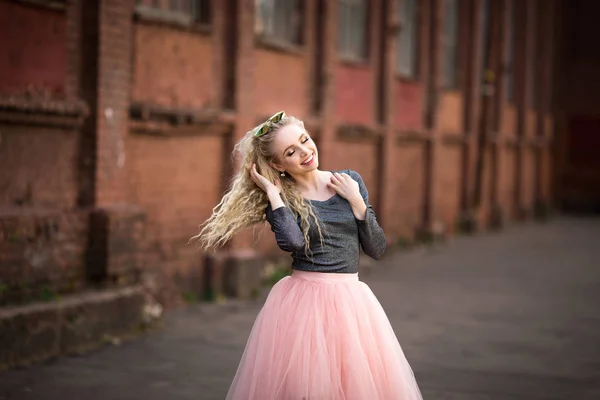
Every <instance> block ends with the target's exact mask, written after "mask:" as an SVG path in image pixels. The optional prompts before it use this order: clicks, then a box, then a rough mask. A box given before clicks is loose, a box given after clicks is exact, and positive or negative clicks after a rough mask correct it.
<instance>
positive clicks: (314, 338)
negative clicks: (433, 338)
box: [227, 271, 422, 400]
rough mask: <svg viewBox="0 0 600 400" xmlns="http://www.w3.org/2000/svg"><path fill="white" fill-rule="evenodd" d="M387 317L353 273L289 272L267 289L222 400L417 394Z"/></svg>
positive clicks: (402, 399) (352, 399)
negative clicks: (264, 300) (224, 397)
mask: <svg viewBox="0 0 600 400" xmlns="http://www.w3.org/2000/svg"><path fill="white" fill-rule="evenodd" d="M421 398H422V397H421V393H420V391H419V388H418V386H417V383H416V381H415V377H414V375H413V372H412V370H411V368H410V366H409V364H408V362H407V360H406V358H405V356H404V353H403V351H402V349H401V347H400V344H399V343H398V340H397V338H396V335H395V334H394V331H393V329H392V327H391V325H390V322H389V320H388V318H387V316H386V314H385V312H384V310H383V308H382V307H381V305H380V303H379V301H378V300H377V299H376V298H375V296H374V295H373V292H372V291H371V289H370V288H369V287H368V286H367V285H366V284H365V283H363V282H361V281H359V280H358V274H328V273H318V272H302V271H294V272H293V274H292V275H291V276H288V277H285V278H283V279H282V280H280V281H279V282H278V283H277V284H276V285H275V286H274V287H273V288H272V289H271V292H270V293H269V296H268V297H267V300H266V302H265V305H264V306H263V308H262V309H261V311H260V313H259V314H258V317H257V319H256V321H255V323H254V326H253V328H252V331H251V333H250V337H249V339H248V342H247V344H246V348H245V350H244V354H243V356H242V359H241V361H240V364H239V367H238V370H237V373H236V375H235V377H234V379H233V382H232V384H231V387H230V389H229V393H228V394H227V400H242V399H243V400H296V399H298V400H413V399H421Z"/></svg>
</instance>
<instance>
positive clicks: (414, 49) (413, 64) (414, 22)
mask: <svg viewBox="0 0 600 400" xmlns="http://www.w3.org/2000/svg"><path fill="white" fill-rule="evenodd" d="M396 1H397V2H399V3H400V4H397V5H396V10H397V12H398V14H399V15H398V21H399V22H400V29H399V30H398V34H397V37H396V46H397V47H396V74H397V75H398V76H399V77H400V78H402V79H408V80H413V81H416V80H418V79H419V77H420V76H419V66H420V55H421V13H422V8H421V3H422V2H421V1H420V0H396ZM409 2H410V4H411V5H412V7H413V8H412V11H413V13H412V14H411V15H410V17H409V18H406V17H407V15H405V14H407V13H406V11H407V9H406V5H407V4H409ZM408 20H410V25H409V24H408V23H407V21H408ZM408 26H410V28H411V29H410V30H408V29H407V27H408ZM407 32H410V37H409V36H408V35H407ZM407 43H410V45H411V47H410V50H406V49H407V48H409V47H408V46H406V44H407ZM406 51H409V53H408V54H410V56H411V57H412V59H411V61H410V65H408V66H407V65H406V64H403V61H404V60H405V56H406V55H407V53H406ZM403 67H406V68H407V69H403Z"/></svg>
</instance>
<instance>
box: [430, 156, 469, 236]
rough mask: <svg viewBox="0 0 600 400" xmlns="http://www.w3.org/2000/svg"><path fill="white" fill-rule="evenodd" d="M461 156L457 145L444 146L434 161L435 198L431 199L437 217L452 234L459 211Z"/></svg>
mask: <svg viewBox="0 0 600 400" xmlns="http://www.w3.org/2000/svg"><path fill="white" fill-rule="evenodd" d="M461 154H462V150H461V147H460V146H459V145H444V146H442V147H441V149H440V151H439V153H438V157H439V158H438V159H437V160H436V168H437V175H436V179H437V181H436V182H434V184H435V185H437V191H436V198H434V199H433V201H434V203H435V205H436V209H437V214H438V215H437V217H438V218H439V219H440V221H441V222H442V223H444V225H445V227H446V228H447V229H448V231H449V232H454V228H455V224H456V221H457V219H458V215H459V210H460V187H461V186H460V184H461V179H462V176H461Z"/></svg>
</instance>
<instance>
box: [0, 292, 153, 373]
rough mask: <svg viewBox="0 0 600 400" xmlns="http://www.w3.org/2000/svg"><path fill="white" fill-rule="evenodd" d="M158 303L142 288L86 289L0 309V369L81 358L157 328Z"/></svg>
mask: <svg viewBox="0 0 600 400" xmlns="http://www.w3.org/2000/svg"><path fill="white" fill-rule="evenodd" d="M161 314H162V310H161V308H160V306H159V305H152V304H149V303H147V301H146V296H145V293H144V290H143V287H142V286H140V285H137V286H130V287H125V288H114V289H105V290H98V291H88V292H84V293H81V294H77V295H72V296H66V297H64V298H61V299H60V300H56V301H52V302H44V303H33V304H27V305H22V306H12V307H4V308H2V309H0V370H3V369H8V368H14V367H19V366H25V365H28V364H31V363H36V362H41V361H44V360H48V359H51V358H55V357H58V356H61V355H66V354H81V353H84V352H87V351H90V350H92V349H95V348H98V347H100V346H102V345H103V344H106V343H108V342H115V341H117V342H118V341H120V340H122V339H125V338H128V337H132V336H135V335H137V334H139V333H141V332H143V331H144V330H145V329H146V328H148V327H150V326H154V325H155V323H156V322H157V321H158V320H159V319H160V316H161Z"/></svg>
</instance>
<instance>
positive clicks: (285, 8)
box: [254, 0, 302, 44]
mask: <svg viewBox="0 0 600 400" xmlns="http://www.w3.org/2000/svg"><path fill="white" fill-rule="evenodd" d="M255 4H256V18H255V23H254V31H255V33H256V34H257V35H258V36H261V37H268V38H269V39H270V40H276V41H282V42H285V43H290V44H301V42H302V40H301V39H302V32H301V9H300V5H301V4H300V1H299V0H256V3H255Z"/></svg>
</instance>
